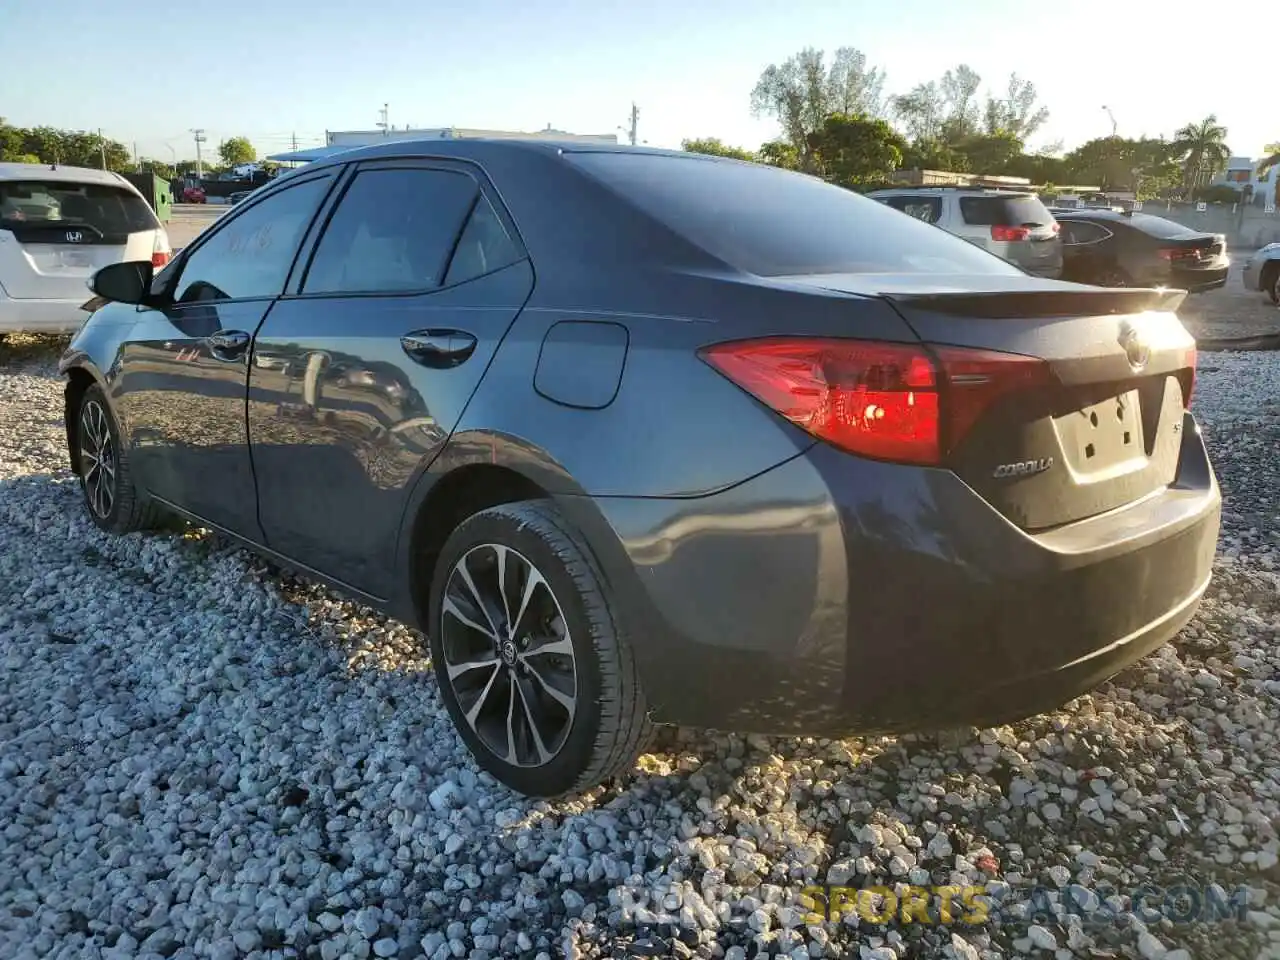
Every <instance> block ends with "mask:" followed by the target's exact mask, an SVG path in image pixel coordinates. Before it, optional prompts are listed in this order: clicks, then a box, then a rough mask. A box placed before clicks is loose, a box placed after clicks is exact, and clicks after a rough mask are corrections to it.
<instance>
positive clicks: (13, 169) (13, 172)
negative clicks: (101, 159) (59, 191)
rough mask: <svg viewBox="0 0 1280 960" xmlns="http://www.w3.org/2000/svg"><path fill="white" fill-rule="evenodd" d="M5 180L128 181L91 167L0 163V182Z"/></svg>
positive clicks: (116, 184) (117, 183) (113, 183)
mask: <svg viewBox="0 0 1280 960" xmlns="http://www.w3.org/2000/svg"><path fill="white" fill-rule="evenodd" d="M6 180H55V181H56V180H62V181H66V182H67V183H109V184H111V185H112V186H116V187H118V186H120V185H121V184H128V182H129V181H127V180H125V179H124V177H122V176H120V175H119V174H118V173H112V172H111V171H110V170H95V169H93V168H92V167H64V166H62V165H61V164H59V165H57V166H55V165H53V164H48V163H0V182H4V181H6Z"/></svg>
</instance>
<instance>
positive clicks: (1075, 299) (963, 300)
mask: <svg viewBox="0 0 1280 960" xmlns="http://www.w3.org/2000/svg"><path fill="white" fill-rule="evenodd" d="M880 296H881V297H883V298H884V299H885V300H889V301H891V302H893V303H899V304H902V306H904V307H911V308H912V309H914V310H928V311H930V312H932V313H942V314H949V315H952V316H958V317H989V318H991V319H997V320H1015V319H1016V320H1030V319H1048V318H1051V317H1079V316H1099V315H1107V314H1133V313H1148V312H1161V313H1163V312H1167V313H1174V312H1176V311H1177V310H1178V308H1179V307H1181V306H1182V302H1183V301H1184V300H1185V299H1186V298H1187V291H1185V290H1166V289H1163V288H1161V289H1149V288H1141V289H1133V288H1116V287H1099V288H1097V289H1083V290H1007V291H1006V290H998V291H992V292H990V293H968V292H956V293H936V292H933V293H882V294H880Z"/></svg>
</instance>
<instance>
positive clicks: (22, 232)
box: [0, 180, 159, 244]
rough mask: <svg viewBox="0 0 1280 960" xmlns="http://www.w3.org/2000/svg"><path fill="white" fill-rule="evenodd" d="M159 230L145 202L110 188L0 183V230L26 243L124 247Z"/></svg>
mask: <svg viewBox="0 0 1280 960" xmlns="http://www.w3.org/2000/svg"><path fill="white" fill-rule="evenodd" d="M158 226H159V222H158V221H157V220H156V216H155V214H154V213H153V212H152V211H151V208H150V207H149V206H147V202H146V201H145V200H143V199H142V197H140V196H138V195H137V194H136V193H134V192H133V191H131V190H127V189H125V188H123V187H114V186H111V185H110V184H98V183H72V182H67V181H61V180H5V181H0V229H4V230H9V231H11V232H13V234H14V235H15V236H17V238H18V239H19V240H21V241H22V242H24V243H67V242H68V240H67V236H66V235H67V233H68V232H73V233H79V234H80V235H81V236H80V239H78V240H72V241H70V242H72V243H112V244H120V243H124V242H125V240H127V239H128V237H129V234H131V233H139V232H141V231H144V230H155V229H156V228H157V227H158Z"/></svg>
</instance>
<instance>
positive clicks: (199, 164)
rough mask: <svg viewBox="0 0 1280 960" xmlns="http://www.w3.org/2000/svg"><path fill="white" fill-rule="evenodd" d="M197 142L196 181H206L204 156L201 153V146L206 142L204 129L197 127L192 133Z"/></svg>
mask: <svg viewBox="0 0 1280 960" xmlns="http://www.w3.org/2000/svg"><path fill="white" fill-rule="evenodd" d="M191 134H192V136H194V137H195V140H196V179H197V180H203V179H204V156H203V155H202V154H201V153H200V144H202V143H204V142H205V135H204V128H202V127H197V128H196V129H194V130H192V131H191Z"/></svg>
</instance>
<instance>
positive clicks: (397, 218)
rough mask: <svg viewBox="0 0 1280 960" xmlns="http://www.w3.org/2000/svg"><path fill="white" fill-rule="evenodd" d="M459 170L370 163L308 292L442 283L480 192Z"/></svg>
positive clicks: (319, 258) (401, 289) (348, 196)
mask: <svg viewBox="0 0 1280 960" xmlns="http://www.w3.org/2000/svg"><path fill="white" fill-rule="evenodd" d="M479 192H480V191H479V187H478V186H477V185H476V182H475V181H474V180H473V179H471V178H470V177H469V176H467V175H466V174H464V173H457V172H454V171H452V170H426V169H391V170H365V171H363V172H361V173H359V174H357V175H356V178H355V179H354V180H352V181H351V186H350V187H349V188H348V189H347V192H346V193H345V194H344V195H343V197H342V199H341V200H340V201H339V202H338V208H337V210H335V211H334V214H333V218H332V219H331V220H330V221H329V225H328V226H327V227H326V228H325V231H324V235H323V236H322V237H321V238H320V244H319V246H318V247H317V248H316V255H315V259H313V260H312V261H311V267H310V269H309V270H308V271H307V279H306V282H305V283H304V284H303V292H304V293H407V292H410V291H414V290H429V289H432V288H435V287H438V286H440V284H441V282H442V280H443V275H444V271H445V265H446V262H447V261H448V258H449V255H450V253H451V252H452V251H453V247H454V244H455V243H456V242H457V240H458V234H459V232H460V231H461V229H462V224H463V220H464V219H465V218H466V216H467V214H468V213H469V212H470V211H471V207H472V204H474V203H475V200H476V195H477V194H478V193H479Z"/></svg>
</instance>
